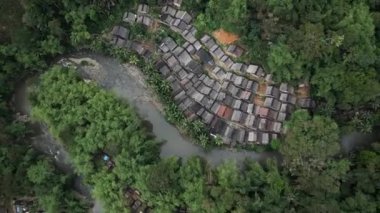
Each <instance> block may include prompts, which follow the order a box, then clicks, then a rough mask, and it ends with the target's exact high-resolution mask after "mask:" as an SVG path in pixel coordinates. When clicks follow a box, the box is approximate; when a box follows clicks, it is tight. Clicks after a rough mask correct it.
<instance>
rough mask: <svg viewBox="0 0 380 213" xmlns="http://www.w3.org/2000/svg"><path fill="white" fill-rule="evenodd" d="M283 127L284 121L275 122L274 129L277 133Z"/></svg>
mask: <svg viewBox="0 0 380 213" xmlns="http://www.w3.org/2000/svg"><path fill="white" fill-rule="evenodd" d="M281 128H282V123H280V122H273V125H272V130H273V131H274V132H276V133H280V132H281Z"/></svg>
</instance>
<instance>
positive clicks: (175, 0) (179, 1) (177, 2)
mask: <svg viewBox="0 0 380 213" xmlns="http://www.w3.org/2000/svg"><path fill="white" fill-rule="evenodd" d="M173 5H174V6H176V7H181V5H182V0H173Z"/></svg>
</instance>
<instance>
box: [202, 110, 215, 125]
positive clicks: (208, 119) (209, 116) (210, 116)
mask: <svg viewBox="0 0 380 213" xmlns="http://www.w3.org/2000/svg"><path fill="white" fill-rule="evenodd" d="M213 118H214V115H213V114H211V113H209V112H208V111H206V110H205V111H204V112H203V114H202V119H203V121H204V122H205V123H206V124H210V123H211V121H212V119H213Z"/></svg>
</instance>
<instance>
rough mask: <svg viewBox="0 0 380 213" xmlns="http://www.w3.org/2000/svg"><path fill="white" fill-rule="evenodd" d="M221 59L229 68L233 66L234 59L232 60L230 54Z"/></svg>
mask: <svg viewBox="0 0 380 213" xmlns="http://www.w3.org/2000/svg"><path fill="white" fill-rule="evenodd" d="M220 61H221V62H222V63H223V64H224V66H225V67H226V68H227V69H229V68H231V66H232V65H233V64H234V61H232V59H231V58H230V57H229V56H227V55H223V56H222V57H221V58H220Z"/></svg>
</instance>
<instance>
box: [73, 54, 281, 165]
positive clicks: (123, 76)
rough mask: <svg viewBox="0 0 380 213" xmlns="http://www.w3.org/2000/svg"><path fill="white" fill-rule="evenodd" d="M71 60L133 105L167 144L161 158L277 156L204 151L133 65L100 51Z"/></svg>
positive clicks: (87, 76) (214, 160)
mask: <svg viewBox="0 0 380 213" xmlns="http://www.w3.org/2000/svg"><path fill="white" fill-rule="evenodd" d="M71 60H73V61H75V62H77V63H79V64H80V61H83V60H85V61H87V63H85V64H92V65H90V66H88V65H86V66H80V67H81V69H78V71H79V73H80V75H82V77H83V78H84V79H91V80H93V81H96V82H97V83H98V84H99V85H100V86H101V87H103V88H105V89H107V90H110V91H112V92H113V93H114V94H115V95H116V97H118V98H119V99H121V100H125V101H127V102H128V103H129V104H130V105H132V106H133V107H134V108H135V109H136V111H137V112H138V114H139V115H140V117H141V118H142V119H143V120H146V121H148V122H149V123H150V124H151V125H150V126H151V127H152V133H153V134H154V135H155V136H156V138H157V139H158V140H161V141H164V142H165V143H164V144H163V145H162V147H161V157H169V156H178V157H181V158H184V159H186V158H188V157H190V156H194V155H198V156H201V157H203V158H205V159H207V161H208V162H209V163H210V164H211V165H217V164H220V163H221V162H223V161H225V160H236V161H237V162H241V161H243V160H244V159H245V158H250V159H253V160H258V161H262V160H264V159H267V158H269V157H273V156H276V155H275V154H274V153H256V152H253V151H245V150H239V151H238V150H235V149H231V150H227V149H221V148H220V149H213V150H211V151H208V152H206V151H204V150H203V149H202V148H201V147H200V146H198V145H196V144H194V143H192V142H191V140H190V139H189V138H186V137H185V136H183V135H181V133H180V132H179V131H178V129H177V128H176V127H175V126H173V125H172V124H170V123H168V122H167V121H166V119H165V117H164V116H163V115H162V113H161V111H160V110H159V108H160V107H157V105H159V104H157V103H158V102H157V101H156V100H155V99H154V98H153V97H154V95H153V94H152V92H151V91H150V90H149V89H148V88H147V86H146V85H145V83H144V79H143V77H142V76H141V72H140V71H139V70H138V68H136V67H135V66H132V65H127V64H121V63H120V62H119V61H118V60H116V59H113V58H110V57H106V56H103V55H98V54H90V53H86V54H77V55H73V56H72V58H71ZM82 64H83V63H82Z"/></svg>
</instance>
